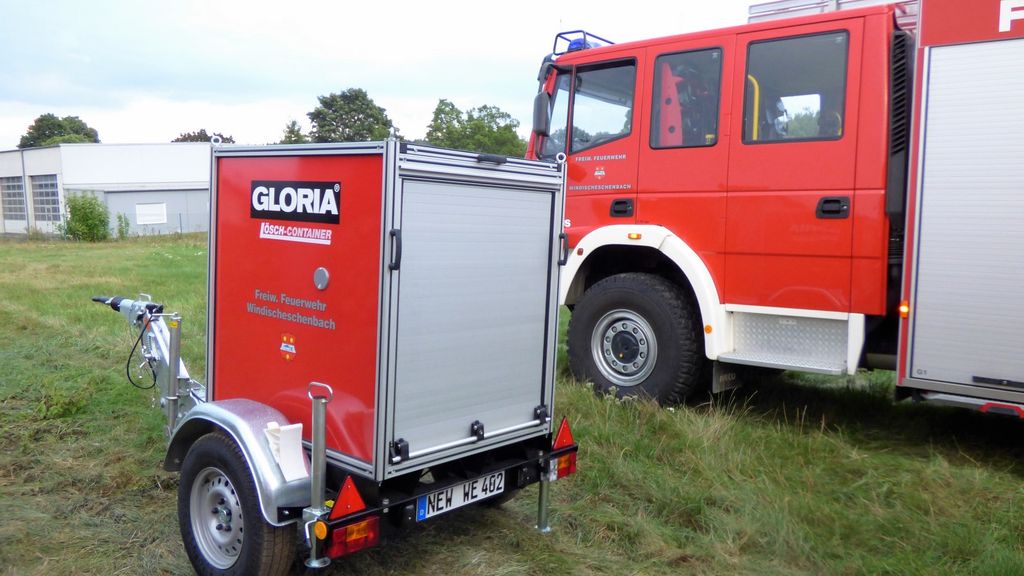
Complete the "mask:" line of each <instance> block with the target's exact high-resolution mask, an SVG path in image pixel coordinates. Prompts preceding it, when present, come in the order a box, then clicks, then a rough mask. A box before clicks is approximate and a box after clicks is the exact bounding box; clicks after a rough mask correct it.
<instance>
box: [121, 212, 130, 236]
mask: <svg viewBox="0 0 1024 576" xmlns="http://www.w3.org/2000/svg"><path fill="white" fill-rule="evenodd" d="M131 229H132V224H131V222H130V221H129V220H128V216H127V215H126V214H125V213H124V212H118V213H117V239H118V240H124V239H125V238H127V237H128V232H130V231H131Z"/></svg>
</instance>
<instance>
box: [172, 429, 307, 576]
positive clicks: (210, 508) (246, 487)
mask: <svg viewBox="0 0 1024 576" xmlns="http://www.w3.org/2000/svg"><path fill="white" fill-rule="evenodd" d="M178 524H179V527H180V529H181V540H182V542H183V543H184V545H185V553H186V554H188V558H189V560H190V561H191V562H192V567H193V568H194V569H195V571H196V574H200V575H201V576H206V575H218V576H227V575H239V576H241V575H249V574H253V575H276V574H286V573H288V571H289V570H290V569H291V567H292V561H293V559H294V557H295V528H294V527H292V526H283V527H277V526H273V525H271V524H269V523H268V522H267V521H266V520H265V519H264V518H263V513H262V512H261V511H260V505H259V497H258V495H257V492H256V484H255V483H254V481H253V478H252V473H251V472H250V470H249V466H248V464H247V463H246V460H245V457H244V456H243V455H242V451H241V449H240V448H239V447H238V444H236V443H235V442H234V441H233V440H232V439H230V438H228V437H227V436H225V435H224V434H222V433H220V432H212V433H210V434H206V435H205V436H203V437H201V438H199V439H198V440H196V442H195V443H194V444H192V446H191V447H190V448H189V450H188V454H187V455H186V456H185V461H184V462H183V463H182V466H181V481H180V483H179V484H178Z"/></svg>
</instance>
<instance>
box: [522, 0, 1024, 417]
mask: <svg viewBox="0 0 1024 576" xmlns="http://www.w3.org/2000/svg"><path fill="white" fill-rule="evenodd" d="M750 12H751V23H749V24H746V25H743V26H737V27H734V28H726V29H722V30H710V31H705V32H697V33H692V34H685V35H680V36H673V37H667V38H657V39H652V40H645V41H640V42H631V43H628V44H617V45H616V44H612V43H610V42H608V41H606V40H604V39H602V38H600V37H596V36H594V35H592V34H588V33H586V32H583V31H577V32H572V33H564V34H561V35H559V36H558V37H557V38H556V41H555V49H554V53H553V54H552V55H551V56H549V57H548V58H546V59H545V61H544V63H543V65H542V68H541V74H540V77H539V80H540V82H541V89H540V92H539V94H538V96H537V100H536V102H535V104H536V105H535V113H534V133H533V136H532V138H531V142H530V148H529V152H528V156H529V157H531V158H544V159H554V158H556V157H558V156H559V155H564V156H565V157H566V158H567V164H568V171H567V178H568V182H567V201H566V218H565V229H566V232H567V234H568V237H569V243H570V246H571V253H570V257H569V261H568V264H567V266H566V267H565V269H564V271H563V278H562V283H561V294H560V298H561V301H562V302H563V303H565V304H566V305H567V306H569V307H570V308H572V310H573V316H572V321H571V323H570V327H569V361H570V365H571V368H572V370H573V372H574V373H575V374H576V375H577V376H578V377H580V378H584V379H589V380H592V381H593V382H594V384H595V386H596V387H597V388H598V389H600V390H614V391H615V393H616V394H618V395H636V394H643V395H647V396H651V397H654V398H657V399H659V400H662V401H674V400H678V399H680V398H682V397H684V396H686V395H688V394H691V393H693V392H695V391H697V390H699V389H701V388H702V387H703V386H705V384H706V380H705V379H704V378H702V374H705V373H706V371H705V368H706V367H708V366H709V365H710V366H712V367H713V369H714V370H713V372H714V377H713V378H712V383H713V386H714V388H715V389H721V388H723V387H726V386H727V385H728V382H729V381H734V380H735V378H736V376H737V372H736V371H735V370H733V368H734V367H736V366H754V367H767V368H776V369H787V370H800V371H808V372H819V373H826V374H853V373H854V372H856V371H857V369H858V368H861V367H868V368H873V367H874V368H890V369H897V370H898V374H899V381H898V384H899V387H898V394H899V396H901V397H909V396H912V397H914V398H916V399H919V400H933V401H941V402H944V403H949V404H955V405H959V406H968V407H975V408H980V409H983V410H986V411H992V410H996V411H1002V412H1006V413H1012V414H1016V415H1024V355H1021V354H1020V350H1021V349H1022V348H1024V330H1022V329H1021V326H1022V325H1024V305H1022V304H1021V303H1020V294H1022V293H1024V259H1022V257H1021V253H1020V250H1019V247H1020V246H1021V245H1024V227H1021V226H1020V224H1019V222H1020V221H1021V219H1022V217H1024V202H1022V198H1024V195H1022V193H1024V191H1022V189H1021V186H1020V178H1019V175H1018V173H1019V171H1020V166H1021V159H1022V158H1024V139H1022V138H1020V134H1021V133H1022V131H1024V124H1022V122H1024V76H1022V75H1021V74H1020V62H1021V61H1024V60H1022V59H1024V3H1022V2H1021V1H1020V0H981V1H978V0H970V1H968V0H922V1H921V2H920V3H918V2H917V1H916V0H915V1H909V2H899V3H895V4H889V5H882V3H880V2H875V1H871V0H867V1H865V0H830V1H826V0H781V1H777V2H770V3H767V4H762V5H757V6H754V7H752V8H751V11H750Z"/></svg>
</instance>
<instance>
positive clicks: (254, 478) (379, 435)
mask: <svg viewBox="0 0 1024 576" xmlns="http://www.w3.org/2000/svg"><path fill="white" fill-rule="evenodd" d="M212 171H213V174H212V178H211V183H212V200H211V226H210V236H209V276H208V315H207V346H208V351H207V354H208V356H207V372H206V379H205V384H201V383H199V382H198V381H196V380H195V379H193V378H191V377H190V375H189V373H188V371H187V369H186V367H185V365H184V362H182V360H181V358H180V349H181V342H180V338H181V336H180V334H181V323H182V322H183V320H182V318H180V316H178V315H176V314H168V313H166V312H165V311H164V306H163V305H162V304H157V303H155V302H153V301H152V298H151V297H148V296H145V295H143V296H142V297H140V298H139V299H137V300H129V299H125V298H120V297H113V298H110V297H96V298H94V300H96V301H99V302H102V303H104V304H108V305H109V306H110V307H111V308H113V309H114V310H117V311H119V312H121V313H122V314H123V315H124V317H125V318H126V320H127V321H128V322H129V323H130V324H131V325H133V326H134V327H135V328H136V329H137V330H138V331H139V332H138V334H139V336H138V340H137V341H136V346H139V345H140V344H141V348H142V356H143V358H144V359H145V362H146V363H147V364H148V365H149V366H150V367H151V368H152V369H153V377H154V381H155V382H156V383H158V384H159V386H160V395H161V406H162V407H163V409H164V410H165V413H166V416H167V434H168V439H169V442H168V448H167V455H166V459H165V462H164V467H165V468H166V469H167V470H174V471H180V473H181V482H180V486H179V491H178V519H179V524H180V529H181V534H182V540H183V543H184V548H185V551H186V552H187V554H188V557H189V559H190V561H191V562H192V565H193V567H194V568H195V569H196V572H198V573H200V574H279V573H284V572H287V571H288V570H290V569H291V567H292V562H293V558H294V554H295V545H294V540H295V539H296V530H298V532H299V533H300V534H301V536H302V539H303V541H304V542H305V545H306V548H307V557H306V560H305V564H306V566H308V567H312V568H319V567H323V566H326V565H327V564H328V563H329V562H330V560H331V559H333V558H338V557H341V556H344V555H346V554H350V553H353V552H356V551H358V550H362V549H365V548H368V547H371V546H375V545H377V544H378V543H379V542H380V541H381V539H382V537H384V536H386V534H387V533H388V532H389V531H392V530H395V529H398V528H399V527H400V526H401V525H402V524H406V523H416V522H422V521H427V520H429V519H431V518H434V517H436V516H438V515H440V514H443V513H446V512H448V511H450V510H454V509H457V508H460V507H463V506H466V505H470V504H477V503H487V502H497V501H501V500H504V499H506V498H508V497H509V496H511V495H512V494H514V493H515V492H517V491H518V490H520V489H522V488H523V487H525V486H528V485H530V484H533V483H538V482H539V483H540V502H539V504H538V520H537V527H538V528H539V529H541V530H542V531H546V530H548V529H549V526H548V516H547V515H548V498H549V496H548V494H549V493H548V490H549V486H550V483H551V482H552V481H554V480H557V479H559V478H562V477H565V476H568V475H570V474H572V473H574V472H575V470H576V451H577V445H576V443H575V441H574V439H573V437H572V432H571V430H570V428H569V425H568V422H567V421H566V420H565V419H563V420H562V421H561V424H560V425H559V426H558V427H557V428H556V427H555V426H553V420H552V418H553V415H554V411H553V401H554V385H555V350H556V340H557V325H558V324H557V311H558V299H557V294H558V279H559V274H558V270H559V267H560V266H561V265H562V264H564V254H563V252H564V235H562V230H561V224H562V219H563V218H562V212H563V203H564V178H563V166H562V165H560V164H557V163H548V162H538V161H526V160H517V159H509V158H505V157H501V156H494V155H488V154H474V153H468V152H459V151H452V150H444V149H439V148H432V147H427V146H418V145H411V144H406V143H401V142H398V141H393V140H389V141H385V142H371V143H358V144H330V145H303V146H262V147H235V146H231V147H227V146H224V147H221V146H214V148H213V163H212ZM129 376H130V375H129Z"/></svg>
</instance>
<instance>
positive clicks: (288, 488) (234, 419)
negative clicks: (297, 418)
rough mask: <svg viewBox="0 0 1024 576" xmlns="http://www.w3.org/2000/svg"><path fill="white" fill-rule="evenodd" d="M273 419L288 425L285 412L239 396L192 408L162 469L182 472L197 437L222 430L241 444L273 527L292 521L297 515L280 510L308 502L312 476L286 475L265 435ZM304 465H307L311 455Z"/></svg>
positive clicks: (307, 466)
mask: <svg viewBox="0 0 1024 576" xmlns="http://www.w3.org/2000/svg"><path fill="white" fill-rule="evenodd" d="M270 422H277V423H278V424H280V425H282V426H284V425H286V424H288V423H289V421H288V419H287V418H285V416H284V415H283V414H281V412H279V411H277V410H275V409H274V408H271V407H270V406H267V405H266V404H262V403H260V402H256V401H253V400H247V399H242V398H236V399H231V400H221V401H217V402H207V403H204V404H199V405H197V406H196V407H195V408H193V409H192V410H190V411H189V412H188V414H187V415H186V416H185V418H184V419H183V420H182V422H181V423H180V424H179V425H178V428H177V429H176V430H175V431H174V434H173V435H172V436H171V441H170V443H169V445H168V447H167V455H166V456H165V458H164V469H165V470H168V471H180V470H181V465H182V462H184V460H185V455H186V454H188V451H189V448H191V447H192V444H194V443H195V441H196V440H198V439H199V438H201V437H203V436H204V435H206V434H209V433H211V432H221V433H223V434H225V435H226V436H227V437H229V438H231V439H232V440H233V441H234V442H235V443H236V444H237V445H238V447H239V449H241V451H242V455H243V456H244V457H245V461H246V465H247V467H248V469H249V473H250V474H252V479H253V483H254V484H255V485H256V493H257V495H258V497H259V505H260V511H261V512H262V514H263V518H264V519H265V520H266V521H267V522H268V523H270V524H271V525H273V526H285V525H287V524H292V523H294V522H296V521H297V518H280V517H279V514H278V511H279V509H280V508H295V507H305V506H308V505H309V494H310V492H309V477H308V476H307V477H306V478H302V479H299V480H292V481H291V482H288V481H286V480H285V479H284V475H283V474H282V473H281V469H280V467H279V466H278V465H277V461H276V460H275V458H274V455H273V454H272V453H271V451H270V446H269V445H268V443H267V441H266V438H265V437H264V434H263V430H265V429H266V427H267V424H268V423H270ZM303 459H306V456H305V452H303ZM306 468H307V470H308V469H309V462H308V459H307V461H306Z"/></svg>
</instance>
